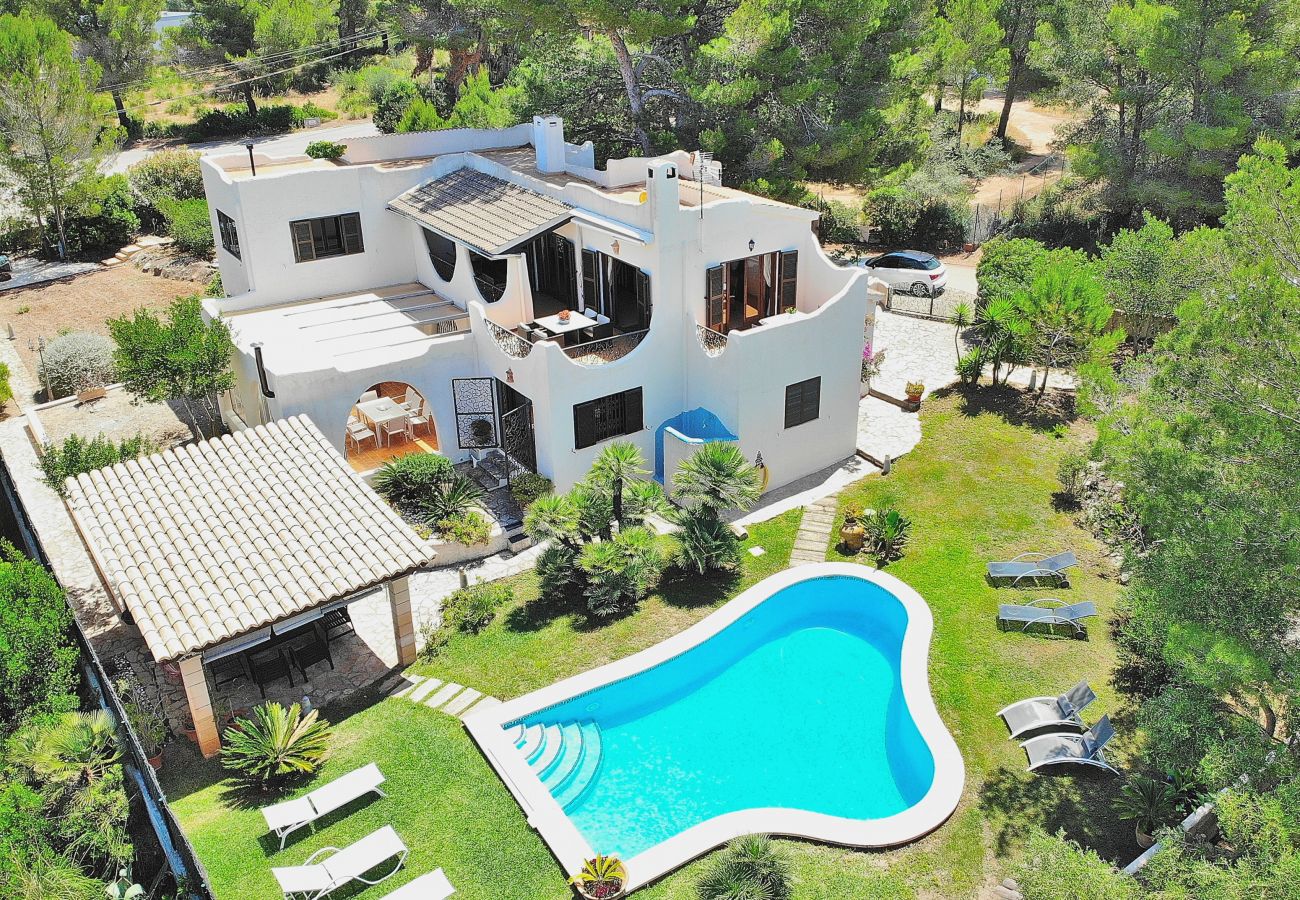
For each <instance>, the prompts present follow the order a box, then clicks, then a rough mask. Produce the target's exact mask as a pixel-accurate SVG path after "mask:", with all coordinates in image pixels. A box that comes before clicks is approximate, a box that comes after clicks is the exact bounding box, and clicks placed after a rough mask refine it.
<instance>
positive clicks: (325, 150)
mask: <svg viewBox="0 0 1300 900" xmlns="http://www.w3.org/2000/svg"><path fill="white" fill-rule="evenodd" d="M347 149H348V145H347V144H340V143H338V142H337V141H312V142H311V143H310V144H308V145H307V155H308V156H310V157H311V158H312V159H338V158H339V157H340V156H342V155H343V153H344V151H346V150H347Z"/></svg>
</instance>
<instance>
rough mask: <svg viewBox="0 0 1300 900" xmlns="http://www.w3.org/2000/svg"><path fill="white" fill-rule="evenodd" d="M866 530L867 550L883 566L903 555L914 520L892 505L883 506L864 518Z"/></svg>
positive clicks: (863, 525)
mask: <svg viewBox="0 0 1300 900" xmlns="http://www.w3.org/2000/svg"><path fill="white" fill-rule="evenodd" d="M862 527H863V529H864V530H865V531H866V535H867V536H866V546H867V551H868V552H869V553H870V554H871V555H872V556H873V557H875V559H876V564H877V565H880V566H883V565H884V564H885V563H887V562H892V561H893V560H896V559H898V558H900V557H901V556H902V555H903V547H904V545H906V544H907V538H908V534H909V533H910V532H911V530H912V520H911V519H909V518H907V517H906V516H904V515H903V514H902V513H900V512H899V511H898V510H897V509H895V508H894V507H893V506H890V505H884V506H881V507H880V509H878V510H876V511H875V512H874V513H872V514H871V515H869V516H866V517H865V518H864V519H863V520H862Z"/></svg>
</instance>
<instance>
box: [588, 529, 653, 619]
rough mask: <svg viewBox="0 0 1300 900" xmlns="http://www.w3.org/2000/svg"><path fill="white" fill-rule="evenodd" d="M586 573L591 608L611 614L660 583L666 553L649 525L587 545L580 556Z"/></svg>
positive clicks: (633, 601)
mask: <svg viewBox="0 0 1300 900" xmlns="http://www.w3.org/2000/svg"><path fill="white" fill-rule="evenodd" d="M578 566H579V567H580V568H581V569H582V572H583V574H584V575H585V576H586V579H587V585H586V591H585V593H586V596H587V609H588V611H590V612H591V613H592V614H593V615H596V616H611V615H615V614H617V613H620V612H623V611H624V610H626V609H628V608H629V607H631V606H632V605H633V604H635V603H637V602H638V601H640V600H641V599H642V598H643V597H645V595H646V594H648V593H650V591H651V590H652V589H653V588H654V586H655V585H656V584H657V583H658V582H659V575H660V573H661V572H662V570H663V554H662V553H660V551H659V546H658V544H657V542H656V540H655V536H654V533H653V532H651V531H650V530H649V529H646V528H629V529H627V530H626V531H620V532H619V533H618V534H617V535H616V536H615V537H614V538H613V539H612V540H609V541H602V542H600V543H596V544H587V545H586V546H585V547H583V548H582V553H581V555H580V556H579V557H578Z"/></svg>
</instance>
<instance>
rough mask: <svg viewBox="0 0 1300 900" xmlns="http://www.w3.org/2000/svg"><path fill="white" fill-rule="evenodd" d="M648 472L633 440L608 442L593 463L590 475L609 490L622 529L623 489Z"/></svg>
mask: <svg viewBox="0 0 1300 900" xmlns="http://www.w3.org/2000/svg"><path fill="white" fill-rule="evenodd" d="M648 474H649V471H648V470H647V469H646V468H645V459H644V458H643V457H642V456H641V451H640V450H638V449H637V446H636V445H635V444H633V443H632V442H631V441H614V442H613V443H612V444H608V445H607V446H606V447H605V448H604V449H603V450H601V451H600V455H599V456H597V457H596V461H595V462H594V463H592V465H591V472H590V474H589V476H588V477H589V478H590V479H591V480H592V482H593V483H595V484H598V485H602V486H604V487H606V488H607V489H608V490H609V495H610V498H611V500H612V502H613V505H614V510H613V513H614V521H615V522H617V523H618V527H619V528H620V529H621V528H622V527H623V489H624V488H625V487H627V485H628V482H630V481H633V480H635V479H636V478H637V477H639V476H641V475H648Z"/></svg>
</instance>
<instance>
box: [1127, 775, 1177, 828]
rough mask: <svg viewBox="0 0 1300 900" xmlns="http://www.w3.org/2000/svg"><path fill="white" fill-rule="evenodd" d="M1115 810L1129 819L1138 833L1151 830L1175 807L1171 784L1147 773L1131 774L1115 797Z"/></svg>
mask: <svg viewBox="0 0 1300 900" xmlns="http://www.w3.org/2000/svg"><path fill="white" fill-rule="evenodd" d="M1114 808H1115V812H1116V813H1118V814H1119V817H1120V818H1121V819H1129V820H1132V821H1133V823H1134V824H1135V825H1136V826H1137V830H1138V832H1139V833H1141V834H1153V833H1154V832H1155V830H1156V829H1157V828H1159V827H1160V826H1161V825H1164V824H1165V823H1167V822H1168V821H1169V819H1170V818H1171V817H1172V816H1173V815H1174V813H1175V811H1176V810H1177V801H1176V798H1175V796H1174V790H1173V788H1172V787H1171V786H1170V785H1168V784H1165V783H1164V782H1163V781H1160V780H1158V779H1155V778H1152V777H1151V776H1150V775H1134V776H1133V777H1132V778H1130V779H1129V780H1128V781H1127V782H1126V783H1125V784H1124V786H1123V787H1122V788H1120V791H1119V796H1117V797H1116V798H1115V803H1114Z"/></svg>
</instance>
